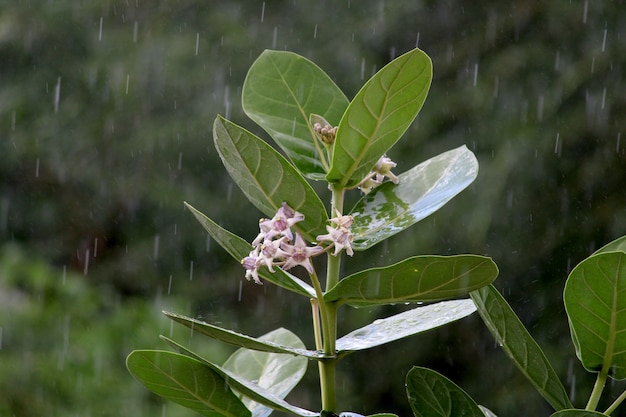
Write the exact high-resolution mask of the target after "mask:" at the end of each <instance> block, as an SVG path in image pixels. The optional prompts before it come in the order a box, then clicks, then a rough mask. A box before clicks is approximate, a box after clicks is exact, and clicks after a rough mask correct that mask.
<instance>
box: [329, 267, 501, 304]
mask: <svg viewBox="0 0 626 417" xmlns="http://www.w3.org/2000/svg"><path fill="white" fill-rule="evenodd" d="M497 275H498V267H497V266H496V264H495V263H494V262H493V260H492V259H491V258H488V257H484V256H478V255H454V256H437V255H425V256H415V257H412V258H408V259H405V260H404V261H401V262H398V263H396V264H393V265H389V266H386V267H381V268H373V269H367V270H365V271H361V272H357V273H356V274H353V275H350V276H348V277H346V278H344V279H342V280H341V281H339V283H338V284H337V285H335V286H334V287H333V288H331V289H330V291H328V292H327V293H326V294H325V295H324V299H325V300H326V302H338V303H340V304H348V305H350V306H352V307H368V306H374V305H380V304H396V303H413V302H420V301H439V300H443V299H446V298H454V297H460V296H463V295H466V294H467V293H468V292H469V291H473V290H476V289H478V288H481V287H483V286H485V285H487V284H490V283H491V282H492V281H493V280H494V279H496V276H497Z"/></svg>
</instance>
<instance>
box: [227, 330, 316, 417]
mask: <svg viewBox="0 0 626 417" xmlns="http://www.w3.org/2000/svg"><path fill="white" fill-rule="evenodd" d="M259 340H262V341H265V342H271V343H274V344H278V345H283V346H289V347H292V348H296V349H304V343H302V341H301V340H300V339H299V338H298V336H296V335H295V334H293V333H292V332H290V331H289V330H286V329H283V328H279V329H276V330H274V331H272V332H270V333H267V334H265V335H263V336H261V337H260V338H259ZM307 364H308V359H307V358H305V357H302V356H294V355H285V354H279V353H268V352H259V351H255V350H248V349H239V350H237V351H236V352H235V353H233V354H232V355H231V356H230V357H229V358H228V360H227V361H226V362H225V363H224V365H223V368H224V369H227V370H230V371H232V372H234V373H235V374H237V375H238V376H240V377H243V378H246V379H248V380H250V381H255V383H256V384H257V385H258V386H260V387H261V388H263V389H265V390H266V391H267V392H271V393H272V394H274V395H275V396H276V397H278V398H285V397H286V396H287V394H289V392H291V390H292V389H293V388H294V387H295V386H296V385H297V384H298V382H300V380H301V379H302V377H303V376H304V373H305V372H306V367H307ZM242 401H243V403H244V404H245V405H246V407H248V408H249V409H250V410H252V415H253V417H267V416H268V415H269V414H270V413H271V412H272V408H271V407H268V406H265V405H261V404H259V403H257V402H256V401H252V400H250V399H247V398H242Z"/></svg>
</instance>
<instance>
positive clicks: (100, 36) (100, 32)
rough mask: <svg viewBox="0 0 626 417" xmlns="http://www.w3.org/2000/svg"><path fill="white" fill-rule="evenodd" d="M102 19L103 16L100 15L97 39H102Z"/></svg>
mask: <svg viewBox="0 0 626 417" xmlns="http://www.w3.org/2000/svg"><path fill="white" fill-rule="evenodd" d="M102 21H103V18H102V16H100V31H99V32H98V41H101V40H102Z"/></svg>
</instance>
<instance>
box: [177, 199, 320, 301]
mask: <svg viewBox="0 0 626 417" xmlns="http://www.w3.org/2000/svg"><path fill="white" fill-rule="evenodd" d="M185 207H187V208H188V209H189V211H191V213H192V214H193V215H194V217H195V218H196V220H198V222H200V224H201V225H202V227H204V229H205V230H206V231H207V232H208V233H209V235H210V236H211V237H212V238H213V239H215V241H216V242H217V243H219V245H220V246H221V247H222V248H224V250H226V252H228V253H229V254H230V255H231V256H232V257H233V258H235V259H236V260H237V262H241V260H242V259H243V258H245V257H246V256H248V254H249V253H250V251H251V250H252V245H251V244H250V243H248V242H246V241H245V240H244V239H242V238H240V237H239V236H237V235H236V234H234V233H231V232H229V231H228V230H226V229H224V228H222V227H220V226H219V225H218V224H217V223H215V222H214V221H213V220H211V219H209V218H208V217H207V216H205V215H204V214H202V213H201V212H200V211H198V210H197V209H195V208H194V207H192V206H191V205H190V204H187V203H185ZM241 273H242V275H244V271H243V268H242V270H241ZM259 276H260V277H261V278H263V279H264V280H266V281H269V282H271V283H272V284H275V285H278V286H280V287H283V288H285V289H287V290H289V291H293V292H295V293H298V294H301V295H304V296H305V297H309V298H317V296H316V294H315V290H314V289H313V287H311V286H310V285H309V284H307V283H306V282H304V281H302V280H301V279H300V278H297V277H295V276H293V275H291V274H290V273H289V272H286V271H283V270H282V269H281V268H274V272H270V270H269V269H267V268H266V267H262V268H260V269H259Z"/></svg>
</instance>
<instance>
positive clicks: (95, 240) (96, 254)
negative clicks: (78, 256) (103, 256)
mask: <svg viewBox="0 0 626 417" xmlns="http://www.w3.org/2000/svg"><path fill="white" fill-rule="evenodd" d="M97 256H98V238H97V237H96V238H94V240H93V257H94V259H95V258H96V257H97Z"/></svg>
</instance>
